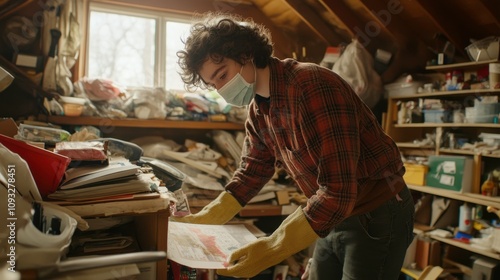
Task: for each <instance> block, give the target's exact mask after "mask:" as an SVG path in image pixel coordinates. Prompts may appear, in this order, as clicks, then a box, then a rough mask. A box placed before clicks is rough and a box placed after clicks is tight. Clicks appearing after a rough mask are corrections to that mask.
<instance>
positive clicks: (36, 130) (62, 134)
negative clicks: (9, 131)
mask: <svg viewBox="0 0 500 280" xmlns="http://www.w3.org/2000/svg"><path fill="white" fill-rule="evenodd" d="M70 136H71V134H70V133H69V132H68V131H66V130H63V129H57V128H52V127H45V126H36V125H27V124H20V125H19V128H18V131H17V136H16V138H18V139H21V140H27V141H34V142H44V143H47V144H55V143H57V142H61V141H65V140H68V139H69V137H70Z"/></svg>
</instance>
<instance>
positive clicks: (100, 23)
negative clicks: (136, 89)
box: [86, 3, 190, 90]
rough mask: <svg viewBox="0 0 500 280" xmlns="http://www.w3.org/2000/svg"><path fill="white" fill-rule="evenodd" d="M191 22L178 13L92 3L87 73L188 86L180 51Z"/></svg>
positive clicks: (116, 79) (144, 83)
mask: <svg viewBox="0 0 500 280" xmlns="http://www.w3.org/2000/svg"><path fill="white" fill-rule="evenodd" d="M189 27H190V23H189V21H188V18H183V17H181V16H178V15H171V14H165V13H155V12H150V11H146V10H145V11H140V10H138V9H128V8H125V7H120V6H110V5H104V4H96V3H92V4H91V6H90V18H89V38H88V54H87V68H86V69H87V73H86V76H87V77H89V78H106V79H110V80H112V81H113V82H116V83H117V84H119V85H122V86H146V87H164V88H166V89H170V90H183V89H184V83H183V82H182V80H181V78H180V76H179V74H178V72H179V66H178V65H177V55H176V52H177V51H178V50H180V49H182V48H183V47H184V44H183V43H182V38H184V37H185V36H186V35H187V33H188V32H189Z"/></svg>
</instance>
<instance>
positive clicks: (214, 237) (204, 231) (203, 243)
mask: <svg viewBox="0 0 500 280" xmlns="http://www.w3.org/2000/svg"><path fill="white" fill-rule="evenodd" d="M254 240H256V237H255V236H254V235H253V234H252V233H251V232H250V231H249V230H248V229H247V228H246V227H245V225H241V224H239V225H199V224H188V223H179V222H172V221H171V222H169V223H168V244H167V248H168V251H167V258H168V259H170V260H172V261H174V262H176V263H179V264H182V265H185V266H188V267H191V268H205V269H221V268H225V267H224V262H225V261H226V259H227V257H228V256H229V255H230V254H231V252H232V251H234V250H236V249H238V248H240V247H242V246H243V245H245V244H247V243H250V242H252V241H254Z"/></svg>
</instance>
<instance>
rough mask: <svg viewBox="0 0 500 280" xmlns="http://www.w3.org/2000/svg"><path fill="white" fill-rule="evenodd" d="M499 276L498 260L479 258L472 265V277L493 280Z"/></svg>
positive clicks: (499, 266)
mask: <svg viewBox="0 0 500 280" xmlns="http://www.w3.org/2000/svg"><path fill="white" fill-rule="evenodd" d="M499 277H500V264H499V262H498V261H493V260H487V259H484V258H479V259H477V260H475V261H474V265H473V266H472V279H484V280H494V279H499Z"/></svg>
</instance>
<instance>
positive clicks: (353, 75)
mask: <svg viewBox="0 0 500 280" xmlns="http://www.w3.org/2000/svg"><path fill="white" fill-rule="evenodd" d="M373 64H374V63H373V57H372V56H371V55H370V53H368V51H366V49H365V48H364V47H363V46H362V45H361V44H360V43H359V42H358V40H353V41H352V42H351V43H350V44H349V45H348V46H347V47H346V48H345V50H344V52H343V53H342V55H341V56H340V57H339V59H338V60H337V62H335V64H334V65H333V67H332V70H333V72H335V73H337V74H338V75H339V76H341V77H342V78H343V79H344V80H346V81H347V83H349V84H350V85H351V87H352V88H353V89H354V91H355V92H356V94H357V95H358V96H359V97H360V98H361V100H363V102H365V104H366V105H368V107H370V108H373V107H375V105H376V104H377V102H378V101H379V100H380V97H381V96H382V94H383V91H384V89H383V85H382V80H381V78H380V76H379V75H378V73H377V72H375V69H373Z"/></svg>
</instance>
